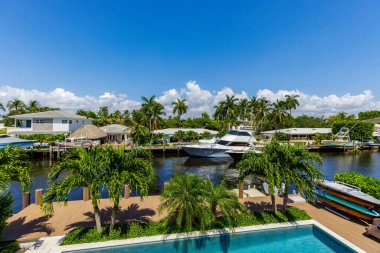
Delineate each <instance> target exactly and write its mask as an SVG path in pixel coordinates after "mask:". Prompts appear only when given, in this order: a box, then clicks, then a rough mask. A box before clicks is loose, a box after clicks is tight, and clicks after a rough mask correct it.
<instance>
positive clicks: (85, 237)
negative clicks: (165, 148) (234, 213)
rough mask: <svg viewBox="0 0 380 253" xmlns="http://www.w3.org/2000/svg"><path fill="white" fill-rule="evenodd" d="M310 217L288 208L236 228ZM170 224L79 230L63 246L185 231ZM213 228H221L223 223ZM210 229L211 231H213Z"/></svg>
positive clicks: (246, 219)
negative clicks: (111, 229) (178, 229)
mask: <svg viewBox="0 0 380 253" xmlns="http://www.w3.org/2000/svg"><path fill="white" fill-rule="evenodd" d="M309 219H311V218H310V216H309V215H308V214H307V213H306V212H305V211H303V210H300V209H298V208H295V207H290V208H287V210H286V212H285V213H281V212H277V214H274V213H273V212H272V211H261V212H254V213H242V214H240V215H239V216H238V217H236V224H235V225H236V227H244V226H251V225H261V224H270V223H280V222H290V221H298V220H309ZM168 224H170V223H168V222H167V220H166V219H164V220H162V221H158V222H157V221H151V222H148V223H131V224H122V225H118V226H117V227H115V229H114V230H113V231H112V232H111V233H110V232H109V227H108V226H105V227H104V228H103V232H102V233H98V232H97V231H96V228H93V227H92V228H78V229H75V230H73V231H71V232H70V233H69V234H68V235H67V236H66V237H65V239H64V240H63V242H62V243H61V245H68V244H78V243H90V242H100V241H108V240H119V239H128V238H136V237H144V236H154V235H163V234H171V233H178V232H183V231H175V230H173V229H172V228H170V227H169V225H168ZM215 224H217V225H216V227H213V228H222V227H220V225H221V223H215ZM213 228H210V229H213Z"/></svg>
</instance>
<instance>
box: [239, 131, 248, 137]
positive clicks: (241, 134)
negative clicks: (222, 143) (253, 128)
mask: <svg viewBox="0 0 380 253" xmlns="http://www.w3.org/2000/svg"><path fill="white" fill-rule="evenodd" d="M238 135H239V136H251V135H250V134H249V133H248V132H239V133H238Z"/></svg>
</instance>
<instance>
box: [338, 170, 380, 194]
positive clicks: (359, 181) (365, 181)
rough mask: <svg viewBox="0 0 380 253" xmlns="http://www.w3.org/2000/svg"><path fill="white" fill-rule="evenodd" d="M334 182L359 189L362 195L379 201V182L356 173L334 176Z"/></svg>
mask: <svg viewBox="0 0 380 253" xmlns="http://www.w3.org/2000/svg"><path fill="white" fill-rule="evenodd" d="M334 180H335V181H341V182H344V183H347V184H350V185H353V186H356V187H359V188H360V189H361V190H362V191H363V192H364V193H367V194H368V195H371V196H373V197H375V198H377V199H380V180H379V179H377V178H374V177H368V176H365V175H363V174H360V173H356V172H344V173H339V174H335V176H334Z"/></svg>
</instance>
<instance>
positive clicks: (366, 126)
mask: <svg viewBox="0 0 380 253" xmlns="http://www.w3.org/2000/svg"><path fill="white" fill-rule="evenodd" d="M342 127H347V128H349V129H351V130H350V138H351V140H357V141H361V140H370V139H372V135H373V131H374V130H375V123H373V122H366V121H355V120H339V121H335V122H334V123H333V124H332V132H333V133H334V134H336V133H338V132H339V130H340V129H341V128H342Z"/></svg>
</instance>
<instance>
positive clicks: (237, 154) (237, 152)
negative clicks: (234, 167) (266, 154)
mask: <svg viewBox="0 0 380 253" xmlns="http://www.w3.org/2000/svg"><path fill="white" fill-rule="evenodd" d="M246 153H257V154H260V153H261V150H260V149H259V148H258V146H256V145H255V146H252V147H249V149H246V148H244V149H230V150H227V151H226V154H228V155H229V156H231V157H232V158H233V159H235V160H241V159H242V157H243V155H244V154H246Z"/></svg>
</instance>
